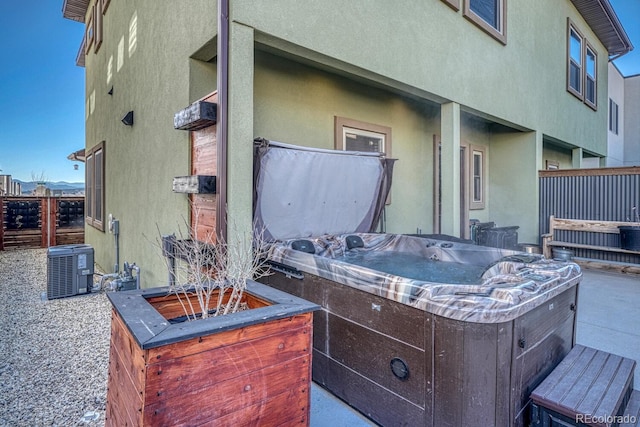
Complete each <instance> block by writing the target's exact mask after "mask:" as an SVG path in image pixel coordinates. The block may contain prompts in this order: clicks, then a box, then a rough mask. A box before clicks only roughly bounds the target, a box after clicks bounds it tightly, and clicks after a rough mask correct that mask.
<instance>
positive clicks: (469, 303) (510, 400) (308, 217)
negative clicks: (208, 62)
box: [254, 140, 582, 427]
mask: <svg viewBox="0 0 640 427" xmlns="http://www.w3.org/2000/svg"><path fill="white" fill-rule="evenodd" d="M255 160H256V167H255V171H256V182H255V188H256V195H255V199H254V203H255V207H254V210H255V217H256V223H257V225H258V228H259V229H264V230H265V232H264V234H265V235H266V237H267V238H268V239H269V240H270V241H271V242H272V243H271V248H270V260H271V262H272V264H273V266H274V270H276V272H275V273H274V274H273V275H271V276H268V277H266V278H264V279H262V280H263V281H264V283H266V284H268V285H270V286H273V287H275V288H277V289H280V290H283V291H285V292H288V293H291V294H293V295H296V296H299V297H302V298H304V299H306V300H309V301H312V302H314V303H316V304H319V305H321V306H322V310H321V311H317V312H315V313H314V323H313V328H314V344H313V347H314V348H313V379H314V381H316V382H317V383H319V384H320V385H322V386H324V387H325V388H327V389H328V390H330V391H331V392H332V393H333V394H335V395H336V396H338V397H339V398H341V399H343V400H344V401H345V402H347V403H348V404H349V405H351V406H353V407H354V408H356V409H358V410H359V411H360V412H362V413H363V414H365V415H366V416H367V417H369V418H371V419H372V420H373V421H375V422H377V423H379V424H381V425H384V426H396V425H398V426H400V425H402V426H437V427H440V426H472V425H473V426H509V425H512V426H523V425H527V423H528V417H529V410H528V406H529V403H528V402H529V395H530V393H531V391H532V390H533V389H534V388H535V387H536V386H537V385H538V384H539V383H540V382H541V381H542V380H543V379H544V377H546V376H547V375H548V374H549V373H550V372H551V371H552V370H553V368H554V367H555V366H556V365H557V364H558V363H559V362H560V361H561V360H562V359H563V357H564V356H565V355H566V354H567V353H568V352H569V350H571V348H572V347H573V344H574V337H575V320H576V305H577V288H578V284H579V282H580V279H581V277H582V275H581V272H580V268H579V267H578V266H577V265H576V264H574V263H571V262H558V261H553V260H547V259H544V258H543V257H541V256H540V255H535V254H526V253H522V252H516V251H511V250H506V249H497V248H489V247H482V246H476V245H471V244H465V243H457V242H450V241H443V240H436V239H429V238H427V239H425V238H421V237H413V236H407V235H398V234H380V233H372V231H373V230H374V228H375V225H376V224H377V221H378V218H379V215H380V212H381V210H382V207H383V206H384V201H385V200H386V197H387V193H388V190H389V188H390V182H391V172H392V165H393V163H392V162H391V161H389V160H387V159H384V157H383V156H376V155H367V154H363V153H349V152H333V151H329V150H313V149H308V148H300V147H294V146H289V145H286V144H280V143H274V142H269V141H264V140H260V141H258V143H257V144H256V157H255Z"/></svg>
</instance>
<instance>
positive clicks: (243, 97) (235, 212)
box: [226, 19, 254, 245]
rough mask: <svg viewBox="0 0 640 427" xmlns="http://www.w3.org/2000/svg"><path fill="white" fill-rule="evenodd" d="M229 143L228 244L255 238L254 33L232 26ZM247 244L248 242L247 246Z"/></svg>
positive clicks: (242, 26) (239, 26)
mask: <svg viewBox="0 0 640 427" xmlns="http://www.w3.org/2000/svg"><path fill="white" fill-rule="evenodd" d="M229 26H230V33H229V75H228V81H229V93H228V102H229V104H228V108H229V110H228V112H227V113H228V115H227V117H228V141H227V207H226V208H227V229H228V230H229V232H228V235H227V242H228V243H229V244H230V245H234V244H238V243H240V242H242V241H243V240H244V239H246V238H247V237H248V236H250V235H251V230H252V225H253V218H252V205H253V138H254V135H253V77H254V68H253V67H254V33H253V29H252V28H250V27H247V26H245V25H242V24H238V23H235V22H233V20H232V19H231V22H230V25H229ZM245 243H246V242H245Z"/></svg>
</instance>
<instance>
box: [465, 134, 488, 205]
mask: <svg viewBox="0 0 640 427" xmlns="http://www.w3.org/2000/svg"><path fill="white" fill-rule="evenodd" d="M485 161H486V147H480V146H475V145H472V146H471V159H470V163H471V165H470V166H471V167H470V171H469V172H470V174H469V177H470V181H471V182H470V183H469V187H470V188H469V190H470V191H469V198H470V200H469V209H484V208H485V201H486V196H485Z"/></svg>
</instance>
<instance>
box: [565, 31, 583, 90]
mask: <svg viewBox="0 0 640 427" xmlns="http://www.w3.org/2000/svg"><path fill="white" fill-rule="evenodd" d="M567 22H568V25H567V91H568V92H569V93H571V94H572V95H573V96H575V97H576V98H578V99H579V100H580V101H583V100H584V83H585V78H584V73H585V70H584V56H585V55H584V50H585V48H584V45H585V42H586V40H585V38H584V36H583V35H582V32H580V30H578V28H577V27H576V26H575V25H574V24H573V22H571V19H568V20H567ZM572 32H573V33H575V34H576V35H577V36H578V37H579V38H580V64H578V68H579V74H580V78H579V82H580V89H579V90H578V89H576V88H574V87H573V86H571V63H572V62H573V58H572V57H571V38H572V37H571V33H572Z"/></svg>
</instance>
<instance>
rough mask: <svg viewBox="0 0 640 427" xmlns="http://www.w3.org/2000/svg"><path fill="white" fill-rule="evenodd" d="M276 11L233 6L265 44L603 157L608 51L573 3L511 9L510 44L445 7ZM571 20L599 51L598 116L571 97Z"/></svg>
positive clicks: (332, 6) (258, 2)
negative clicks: (568, 68) (568, 70)
mask: <svg viewBox="0 0 640 427" xmlns="http://www.w3.org/2000/svg"><path fill="white" fill-rule="evenodd" d="M277 6H278V7H274V3H273V2H272V1H268V0H235V1H233V2H232V17H233V19H234V21H236V22H239V23H242V24H243V25H247V26H250V27H253V28H255V31H256V38H257V39H258V40H259V41H261V42H263V43H267V44H270V45H272V46H275V47H278V48H281V49H284V50H292V51H299V50H301V49H302V50H306V52H307V53H303V54H308V55H310V56H314V57H315V59H316V60H318V61H321V62H324V63H325V64H327V65H330V66H332V67H335V68H337V69H340V68H342V69H345V70H347V71H349V72H352V73H355V74H362V75H370V76H372V78H375V79H377V80H379V81H381V82H384V83H386V84H389V85H390V86H397V87H408V88H409V90H412V91H414V92H416V93H417V92H420V93H421V94H423V95H425V96H430V97H433V98H434V99H440V100H443V99H444V100H451V101H454V102H457V103H459V104H460V105H462V106H465V107H467V108H470V109H472V110H475V111H480V112H482V113H483V114H486V115H489V116H493V117H496V118H498V119H500V120H504V121H507V122H510V123H514V124H517V125H518V126H521V127H523V128H525V129H536V130H538V131H540V132H542V133H543V134H546V135H550V136H552V137H553V138H556V139H558V140H562V141H565V142H568V143H570V144H575V145H577V146H582V147H584V148H585V149H587V150H588V151H591V152H594V153H598V154H602V155H604V154H606V110H607V109H606V105H607V104H606V101H607V95H606V90H604V88H605V87H606V82H607V52H606V50H605V49H604V47H603V46H602V44H601V43H600V42H599V40H598V39H597V38H596V37H595V35H594V34H593V32H592V31H591V30H590V28H589V27H588V26H587V25H586V23H585V21H584V20H583V18H582V17H581V15H580V14H579V13H578V12H577V10H576V9H575V7H574V6H573V4H572V3H571V2H570V1H569V0H536V1H522V0H520V1H517V0H513V1H509V3H508V8H507V28H508V31H507V35H508V41H507V45H506V46H504V45H502V44H501V43H499V42H498V41H496V40H494V39H493V38H492V37H490V36H488V35H487V34H485V33H484V32H482V31H481V30H480V29H478V28H477V27H476V26H475V25H473V24H472V23H471V22H469V21H468V20H467V19H465V18H464V17H463V16H462V12H456V11H454V10H452V9H451V8H449V7H448V6H447V5H446V4H445V3H444V2H442V1H441V0H413V1H406V2H403V3H402V7H399V5H398V4H396V3H395V2H389V1H386V0H371V1H368V2H366V7H365V4H363V2H359V1H354V2H344V1H340V0H325V1H322V2H302V3H301V2H300V1H298V0H280V1H278V2H277ZM567 17H569V18H571V19H572V20H573V21H574V23H575V24H576V25H577V27H578V28H579V30H580V31H581V32H582V33H583V34H584V35H585V36H586V38H587V39H588V41H589V42H590V43H591V44H592V45H593V46H594V47H595V49H596V50H597V53H598V58H599V61H598V73H599V77H598V82H599V84H600V87H599V89H600V90H598V105H599V106H600V108H598V111H593V110H592V109H590V108H589V107H587V106H585V105H584V104H583V103H582V102H581V101H579V100H578V99H576V98H575V97H573V96H572V95H570V94H569V93H568V92H567V91H566V32H567ZM365 70H366V71H365Z"/></svg>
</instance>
